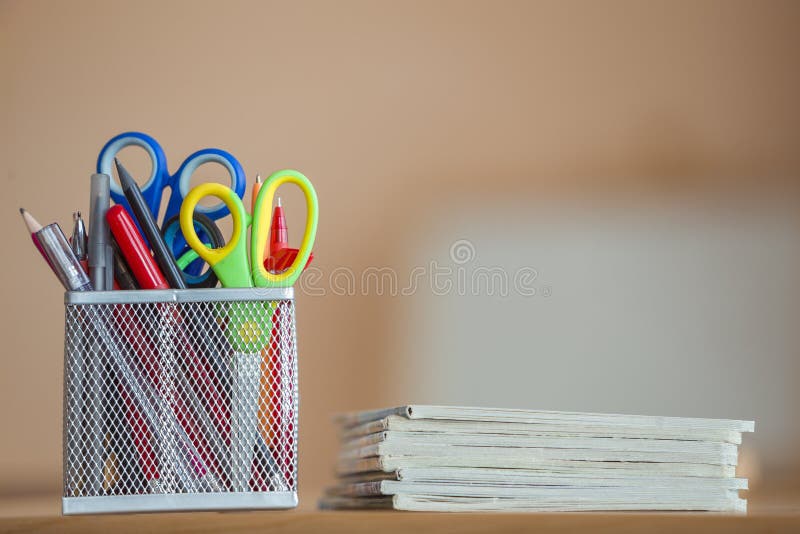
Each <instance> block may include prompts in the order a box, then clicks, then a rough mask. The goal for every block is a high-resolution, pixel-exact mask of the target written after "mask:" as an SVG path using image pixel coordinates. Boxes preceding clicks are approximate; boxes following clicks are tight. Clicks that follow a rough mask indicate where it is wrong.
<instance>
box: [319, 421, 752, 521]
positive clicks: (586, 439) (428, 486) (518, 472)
mask: <svg viewBox="0 0 800 534" xmlns="http://www.w3.org/2000/svg"><path fill="white" fill-rule="evenodd" d="M336 421H337V424H338V425H339V427H340V435H341V440H342V444H341V452H340V455H339V462H338V485H337V486H335V487H333V488H330V489H329V490H328V492H326V495H325V496H324V497H323V499H322V501H321V502H320V505H321V506H322V507H323V508H350V509H353V508H394V509H398V510H425V511H580V510H698V511H702V510H705V511H718V512H744V511H746V507H747V501H746V500H744V499H741V498H740V497H739V491H740V490H744V489H747V480H746V479H743V478H736V463H737V456H738V446H739V444H740V443H741V440H742V432H752V431H753V429H754V423H753V422H752V421H732V420H726V419H694V418H682V417H648V416H639V415H614V414H593V413H578V412H546V411H535V410H503V409H491V408H463V407H449V406H421V405H414V406H402V407H399V408H392V409H387V410H378V411H368V412H359V413H352V414H345V415H342V416H339V417H338V418H337V419H336Z"/></svg>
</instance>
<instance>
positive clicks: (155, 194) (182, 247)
mask: <svg viewBox="0 0 800 534" xmlns="http://www.w3.org/2000/svg"><path fill="white" fill-rule="evenodd" d="M129 146H138V147H141V148H143V149H144V150H145V151H146V152H147V154H148V155H149V156H150V161H151V162H152V166H153V172H152V174H151V175H150V178H148V180H147V182H145V184H144V185H143V186H141V190H142V196H143V197H144V199H145V202H146V203H147V206H148V207H149V208H150V212H151V213H152V214H153V217H154V218H155V219H156V220H159V218H158V212H159V209H160V207H161V199H162V197H163V195H164V190H165V189H166V188H170V189H171V190H172V192H171V193H170V196H169V201H168V203H167V209H166V212H165V213H164V216H163V217H162V218H161V219H160V224H162V225H163V223H164V222H165V221H168V220H169V219H171V218H172V217H175V216H177V215H178V214H179V213H180V210H181V204H182V203H183V199H184V197H185V196H186V195H187V194H189V189H190V188H191V178H192V174H194V172H195V171H196V170H197V168H198V167H200V166H201V165H203V164H205V163H218V164H220V165H222V166H223V167H224V168H225V169H226V170H227V171H228V174H229V175H230V179H231V184H230V188H231V190H232V191H233V192H234V193H235V194H236V195H237V196H238V197H239V198H242V197H243V196H244V190H245V187H246V186H247V180H246V178H245V174H244V170H243V169H242V166H241V165H240V164H239V162H238V161H237V159H236V158H235V157H233V156H232V155H231V154H229V153H228V152H225V151H224V150H220V149H217V148H205V149H203V150H198V151H197V152H195V153H194V154H192V155H191V156H189V157H188V158H186V160H185V161H184V162H183V163H182V164H181V166H180V167H179V168H178V172H176V173H175V174H173V175H171V176H170V174H169V169H168V167H167V157H166V155H165V154H164V150H163V149H162V148H161V145H159V144H158V141H156V140H155V139H153V138H152V137H150V136H149V135H147V134H144V133H140V132H126V133H122V134H120V135H117V136H116V137H113V138H112V139H111V140H109V141H108V143H106V145H105V146H104V147H103V149H102V150H101V151H100V155H99V156H98V157H97V172H99V173H103V174H107V175H109V176H113V174H112V171H111V169H112V166H113V163H114V158H115V157H116V155H117V153H119V151H120V150H122V149H123V148H126V147H129ZM111 198H112V199H114V202H116V203H117V204H120V205H122V206H123V207H124V208H125V209H126V210H128V211H129V212H131V209H130V205H129V204H128V200H127V199H126V198H125V195H124V194H123V193H122V188H121V187H120V186H119V184H118V183H117V182H116V181H115V180H111ZM196 209H197V211H198V212H200V213H202V214H203V215H206V216H207V217H208V218H210V219H212V220H217V219H221V218H223V217H225V216H226V215H228V213H230V212H229V210H228V207H227V206H226V205H225V203H222V202H221V203H218V204H215V205H213V206H197V207H196ZM198 231H200V232H201V235H200V237H201V239H203V240H204V241H208V236H207V235H205V234H204V233H202V231H203V229H202V228H198ZM171 239H172V240H171V241H168V242H167V246H169V247H170V249H171V250H172V251H173V254H174V255H175V257H176V258H178V257H180V255H181V254H183V253H185V251H186V250H187V248H188V245H187V243H186V241H185V240H184V238H183V236H182V235H181V234H180V233H173V234H171ZM202 269H203V262H202V261H200V260H198V261H195V262H192V263H191V264H190V265H189V266H188V267H187V269H185V271H186V272H187V274H190V275H194V276H197V275H199V274H200V272H201V271H202Z"/></svg>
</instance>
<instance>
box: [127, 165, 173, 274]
mask: <svg viewBox="0 0 800 534" xmlns="http://www.w3.org/2000/svg"><path fill="white" fill-rule="evenodd" d="M114 164H115V165H116V167H117V174H118V175H119V183H120V185H121V186H122V192H123V193H125V198H127V199H128V203H129V204H130V205H131V209H132V210H133V213H132V215H133V216H134V217H135V218H136V220H137V221H138V222H139V226H141V227H142V231H143V232H144V236H145V237H146V238H147V240H148V241H149V242H150V248H152V249H153V257H154V259H155V260H156V263H157V264H158V267H159V268H160V269H161V272H162V273H163V274H164V278H166V279H167V282H168V283H169V285H170V287H172V288H173V289H186V288H187V286H186V281H185V280H184V279H183V274H182V273H181V270H180V269H178V265H177V264H176V263H175V258H174V257H173V255H172V251H171V250H170V249H169V247H168V246H167V244H166V243H165V242H164V238H163V237H161V232H159V230H158V225H157V224H156V221H155V219H154V218H153V214H152V213H150V208H148V207H147V203H146V202H145V201H144V197H142V191H141V189H139V185H138V184H137V183H136V181H134V179H133V178H132V177H131V175H130V174H129V173H128V171H127V170H125V167H123V166H122V164H121V163H120V162H119V160H118V159H117V158H114Z"/></svg>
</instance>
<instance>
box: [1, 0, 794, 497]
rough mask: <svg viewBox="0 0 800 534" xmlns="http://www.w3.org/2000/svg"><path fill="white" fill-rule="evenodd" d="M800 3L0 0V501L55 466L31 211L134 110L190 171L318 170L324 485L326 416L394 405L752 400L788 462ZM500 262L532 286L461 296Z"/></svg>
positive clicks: (307, 446)
mask: <svg viewBox="0 0 800 534" xmlns="http://www.w3.org/2000/svg"><path fill="white" fill-rule="evenodd" d="M798 27H800V4H799V3H797V2H791V1H787V2H776V1H770V2H734V1H721V2H707V1H706V2H683V1H680V2H638V1H631V2H619V1H613V2H610V1H607V2H474V1H453V2H451V1H436V2H402V3H400V2H397V3H390V2H353V1H347V2H325V1H320V2H294V3H289V2H280V3H278V2H242V1H228V2H148V1H136V2H133V1H126V2H121V1H98V2H87V1H72V2H58V1H51V2H41V1H0V80H2V83H0V176H1V177H2V183H3V189H4V191H3V194H2V210H0V217H2V224H3V227H5V228H6V229H7V238H6V241H7V248H6V259H5V261H4V262H3V267H2V273H3V275H2V277H0V284H2V294H3V295H4V296H5V300H4V302H5V306H4V307H3V310H4V311H3V320H2V323H1V324H2V340H3V350H2V355H3V356H2V359H0V421H2V427H3V432H2V438H1V439H0V498H1V499H5V500H6V501H7V502H11V500H12V499H14V498H19V497H20V496H26V495H27V496H37V495H39V496H45V499H50V497H48V496H50V495H52V496H53V497H52V500H51V501H50V500H46V502H52V504H53V510H57V507H58V504H59V503H58V499H57V498H56V496H57V494H58V492H59V490H60V484H61V413H62V412H61V410H62V401H61V399H62V391H61V390H62V366H63V361H62V358H63V344H62V335H63V308H62V304H61V303H62V291H61V289H60V287H59V285H58V283H57V281H56V280H55V278H54V277H53V276H52V275H51V274H50V273H49V272H48V269H47V268H46V266H45V265H44V263H43V262H42V261H41V260H40V258H38V256H37V254H36V253H35V251H34V249H33V247H32V246H31V243H30V238H29V236H28V235H26V232H24V231H23V226H22V223H21V221H20V220H19V215H18V213H17V210H18V208H19V207H20V206H24V207H26V208H28V209H29V210H31V211H32V213H34V215H36V216H37V217H39V218H40V219H42V220H43V221H44V222H50V221H53V220H57V221H59V222H60V223H61V224H62V225H63V226H65V227H69V226H70V214H71V212H72V211H73V210H75V209H82V210H84V211H88V177H89V174H90V173H91V172H92V171H93V168H94V165H95V162H96V158H97V154H98V152H99V150H100V148H101V147H102V146H103V144H104V143H105V142H106V141H107V140H108V139H109V138H110V137H111V136H113V135H115V134H117V133H120V132H122V131H129V130H139V131H144V132H147V133H149V134H151V135H152V136H154V137H155V138H156V139H157V140H159V142H160V143H161V144H162V146H163V147H164V149H165V152H166V154H167V159H168V163H169V165H170V169H171V170H172V171H173V172H174V170H175V169H176V168H177V166H178V165H179V164H180V162H181V161H183V158H185V157H186V156H187V155H189V154H190V153H191V152H193V151H195V150H197V149H199V148H204V147H208V146H214V147H220V148H224V149H227V150H229V151H231V152H232V153H233V154H234V155H236V156H237V158H238V159H239V160H240V161H241V162H242V164H243V166H244V168H245V171H246V172H247V174H248V176H249V178H250V179H251V180H250V181H251V183H252V178H253V177H254V176H255V173H256V172H261V173H269V172H271V171H272V170H276V169H279V168H284V167H293V168H297V169H299V170H301V171H303V172H304V173H305V174H307V175H308V176H309V177H310V178H311V179H312V180H313V181H314V184H315V186H316V188H317V191H318V194H319V198H320V202H321V212H320V213H321V214H320V227H319V234H318V237H317V246H316V247H315V257H316V260H315V266H316V267H318V274H319V276H318V279H317V278H315V280H313V281H308V282H309V283H308V284H307V286H308V287H304V288H303V289H302V290H298V299H297V301H298V303H297V309H298V321H299V326H298V328H299V348H300V373H301V374H300V382H301V427H300V434H301V441H300V446H301V456H300V462H301V480H300V484H301V488H300V489H301V502H302V505H303V506H305V507H312V506H314V501H315V500H316V498H317V496H318V495H319V493H320V491H321V489H322V488H323V487H324V485H325V484H327V483H328V482H329V481H330V480H331V479H332V473H333V463H334V457H335V448H336V442H335V436H334V433H333V428H332V426H331V424H330V417H331V415H332V414H333V413H335V412H337V411H341V410H349V409H364V408H371V407H379V406H383V405H391V404H400V403H404V402H418V403H422V402H437V403H448V404H459V403H475V404H483V405H500V406H514V407H527V408H546V409H569V410H598V411H619V412H627V413H650V414H663V415H684V416H708V417H731V418H752V419H756V421H757V423H756V430H757V432H756V434H755V435H754V436H748V437H746V440H745V443H746V458H745V460H746V464H747V465H746V466H745V467H746V470H747V474H750V475H751V476H752V477H753V479H754V485H758V484H761V485H769V484H775V485H778V484H786V483H792V481H794V480H796V478H795V477H796V473H797V471H798V468H800V454H798V452H797V451H798V450H800V423H799V422H798V418H797V409H798V407H800V394H798V388H797V385H798V378H800V364H798V361H800V360H799V358H800V335H798V328H797V320H798V318H799V317H800V314H799V313H798V312H800V309H799V308H800V306H799V305H798V303H800V298H799V297H800V278H799V277H800V240H798V237H799V231H800V227H799V226H798V214H799V213H800V212H799V211H798V207H800V197H799V196H798V178H800V105H799V104H798V95H800V63H798V51H800V32H798V31H797V28H798ZM129 152H130V153H126V154H125V156H126V158H128V159H126V161H130V167H131V168H132V170H134V171H135V173H136V174H137V175H144V174H145V173H147V171H148V164H147V162H146V160H145V159H144V157H143V155H142V154H140V153H136V152H135V151H134V150H130V151H129ZM214 172H215V171H214V169H213V168H211V169H210V170H209V169H206V170H205V171H204V173H205V175H206V177H207V178H209V179H219V178H218V177H217V176H215V175H214ZM285 198H286V200H287V210H288V211H289V223H290V233H291V234H292V235H293V236H294V238H297V237H299V229H300V227H301V225H302V210H303V207H302V202H301V201H300V199H299V195H297V194H296V193H295V192H287V193H286V197H285ZM457 247H462V248H463V247H466V248H465V249H464V250H466V253H467V256H463V257H462V256H454V255H453V254H455V253H456V252H457V251H456V248H457ZM431 262H437V263H436V265H437V266H442V267H443V268H450V269H451V278H450V280H451V282H452V283H453V284H455V285H453V286H451V289H450V290H447V291H445V290H442V289H441V288H437V287H434V285H433V284H432V283H431V282H430V278H429V277H428V275H429V274H430V270H431V267H430V266H431ZM484 267H486V268H488V267H492V268H498V269H500V271H501V272H505V273H511V275H512V276H513V275H514V273H517V272H519V270H520V269H522V268H530V269H532V271H531V272H534V273H535V276H533V278H531V279H530V280H528V282H531V280H532V285H531V286H526V287H527V288H530V287H533V289H534V294H533V295H532V296H530V295H528V296H525V295H522V294H521V293H520V292H519V291H515V290H513V289H512V290H510V291H509V293H508V294H506V295H501V294H497V293H494V294H493V293H491V292H489V291H486V290H485V288H484V289H481V287H478V288H477V289H476V290H473V289H474V288H472V287H471V286H470V287H468V288H466V290H465V291H459V289H458V281H459V278H458V277H459V276H462V275H463V276H465V277H466V278H465V279H469V280H472V278H471V277H474V276H475V271H476V269H479V268H484ZM370 268H373V271H366V272H374V269H375V268H388V269H390V271H389V272H391V273H394V274H393V275H389V276H390V279H391V276H396V277H397V280H398V281H399V282H400V285H402V286H404V287H405V286H406V285H407V281H408V280H409V279H411V278H412V277H413V276H418V275H420V273H423V274H422V276H421V278H418V280H417V281H418V282H419V283H418V285H417V286H416V289H414V290H411V291H406V292H403V291H399V290H398V291H394V292H393V291H391V290H387V289H386V288H383V289H381V288H380V287H378V284H377V283H374V284H373V282H375V279H372V278H369V276H366V277H365V275H364V273H365V269H370ZM415 269H418V270H416V271H415ZM420 269H421V270H420ZM342 272H345V273H348V272H349V273H353V274H352V275H348V274H344V275H340V274H339V273H342ZM381 272H384V271H381ZM414 273H416V274H414ZM459 273H462V274H459ZM342 276H343V277H344V278H342ZM348 276H349V277H350V278H348ZM370 276H371V275H370ZM390 279H389V280H390ZM343 280H344V281H345V282H346V281H347V280H353V281H354V286H353V287H349V286H347V284H346V283H344V282H343ZM420 280H421V282H420ZM343 283H344V285H343ZM468 285H469V284H468Z"/></svg>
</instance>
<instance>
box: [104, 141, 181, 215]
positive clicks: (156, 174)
mask: <svg viewBox="0 0 800 534" xmlns="http://www.w3.org/2000/svg"><path fill="white" fill-rule="evenodd" d="M129 146H138V147H141V148H143V149H144V150H145V152H147V154H148V156H150V162H151V163H152V166H153V170H152V172H151V174H150V177H149V178H148V179H147V182H145V183H144V185H142V186H141V189H142V196H143V197H144V199H145V201H146V202H147V207H148V208H150V211H151V212H152V213H154V214H157V213H158V208H159V207H160V206H161V192H162V190H163V188H164V186H165V185H166V183H167V182H168V181H169V173H168V170H167V157H166V155H165V154H164V150H163V149H162V148H161V145H159V144H158V141H156V140H155V139H153V138H152V137H150V136H149V135H147V134H144V133H141V132H126V133H122V134H119V135H118V136H116V137H113V138H111V139H110V140H109V141H108V143H106V144H105V146H104V147H103V149H102V150H101V151H100V155H99V156H98V157H97V172H99V173H102V174H107V175H109V176H114V174H113V172H112V168H113V165H114V158H115V157H116V156H117V154H119V152H120V151H121V150H122V149H123V148H126V147H129ZM111 198H112V199H113V200H114V202H116V203H117V204H121V205H122V206H124V207H125V208H128V209H129V205H128V201H127V200H126V198H125V195H124V194H123V193H122V188H121V187H120V186H119V184H118V183H117V181H116V180H111Z"/></svg>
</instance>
